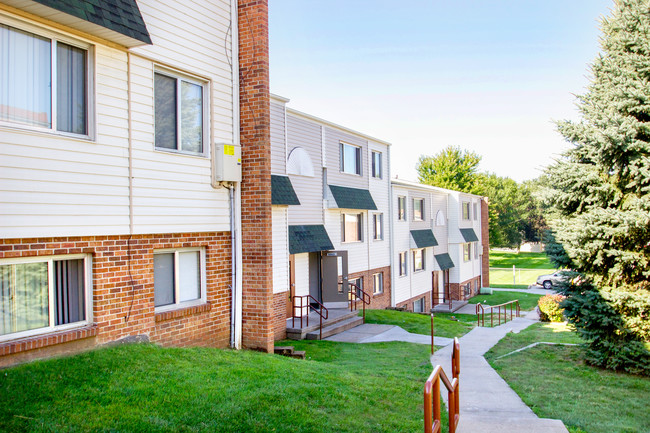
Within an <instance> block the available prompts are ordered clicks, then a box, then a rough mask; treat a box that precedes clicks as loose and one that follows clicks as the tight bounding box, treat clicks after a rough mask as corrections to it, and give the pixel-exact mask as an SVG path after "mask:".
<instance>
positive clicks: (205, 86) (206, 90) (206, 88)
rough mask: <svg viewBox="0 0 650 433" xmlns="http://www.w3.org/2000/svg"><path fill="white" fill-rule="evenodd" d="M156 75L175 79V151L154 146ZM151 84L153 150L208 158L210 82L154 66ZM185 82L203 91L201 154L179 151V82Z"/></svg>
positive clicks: (180, 108)
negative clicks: (199, 87)
mask: <svg viewBox="0 0 650 433" xmlns="http://www.w3.org/2000/svg"><path fill="white" fill-rule="evenodd" d="M156 74H160V75H164V76H166V77H169V78H174V79H176V83H177V85H176V132H177V134H176V149H168V148H166V147H157V146H156V105H155V104H156V88H155V79H156ZM151 79H152V83H154V84H153V104H154V105H153V114H154V120H153V122H154V123H153V130H154V138H153V149H154V150H155V151H157V152H169V153H177V154H181V155H188V156H197V157H202V158H207V157H209V156H210V122H211V120H210V95H211V91H210V82H209V81H207V80H204V79H201V78H199V77H195V76H192V75H190V74H187V73H183V72H180V71H176V70H174V69H169V68H165V67H162V66H158V65H156V66H154V69H153V75H152V77H151ZM181 81H185V82H187V83H190V84H195V85H197V86H201V89H202V91H203V93H202V96H203V110H202V111H201V114H202V116H203V129H202V134H203V143H202V146H203V150H202V152H190V151H188V150H182V149H181V138H182V132H181V120H182V119H181V115H180V113H181V110H182V107H181V106H180V104H181V86H180V82H181Z"/></svg>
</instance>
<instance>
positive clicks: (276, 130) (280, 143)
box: [271, 102, 287, 174]
mask: <svg viewBox="0 0 650 433" xmlns="http://www.w3.org/2000/svg"><path fill="white" fill-rule="evenodd" d="M284 134H285V123H284V104H280V103H276V102H271V173H273V174H286V172H287V170H286V167H287V154H286V142H285V136H284Z"/></svg>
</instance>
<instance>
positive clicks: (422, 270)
mask: <svg viewBox="0 0 650 433" xmlns="http://www.w3.org/2000/svg"><path fill="white" fill-rule="evenodd" d="M424 271H426V269H418V270H417V271H413V273H414V274H420V273H422V272H424Z"/></svg>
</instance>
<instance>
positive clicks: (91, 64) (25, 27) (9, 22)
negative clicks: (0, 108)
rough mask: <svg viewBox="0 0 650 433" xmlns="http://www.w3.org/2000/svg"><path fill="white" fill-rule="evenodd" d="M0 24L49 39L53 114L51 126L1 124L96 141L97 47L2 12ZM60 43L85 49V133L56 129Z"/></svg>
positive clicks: (18, 123) (8, 122)
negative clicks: (58, 51) (58, 47)
mask: <svg viewBox="0 0 650 433" xmlns="http://www.w3.org/2000/svg"><path fill="white" fill-rule="evenodd" d="M0 24H3V25H5V26H9V27H14V28H16V29H18V30H21V31H24V32H27V33H33V34H34V35H37V36H40V37H43V38H47V39H50V41H51V43H50V53H51V54H50V104H51V108H50V109H51V113H50V115H51V117H52V126H51V127H50V128H46V127H43V126H36V125H29V124H25V123H20V122H12V121H10V120H0V126H2V127H9V128H12V129H21V130H27V131H34V132H42V133H46V134H51V135H57V136H61V137H68V138H76V139H82V140H89V141H93V140H94V139H95V100H96V96H95V49H94V46H93V45H92V44H90V43H88V42H85V41H82V40H80V39H74V38H70V37H68V36H66V35H63V34H61V33H57V32H54V31H52V30H48V29H45V28H43V27H39V26H36V25H33V24H30V23H26V22H24V21H19V20H16V19H13V18H11V17H8V16H6V15H1V14H0ZM57 42H62V43H64V44H66V45H71V46H73V47H76V48H80V49H82V50H85V51H86V133H85V134H75V133H74V132H67V131H59V130H57V129H56V128H57V115H58V113H57V108H58V107H57V106H58V104H57V102H58V100H57V72H58V71H57V63H56V61H57V57H56V55H57V54H56V45H57Z"/></svg>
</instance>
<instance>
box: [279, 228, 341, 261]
mask: <svg viewBox="0 0 650 433" xmlns="http://www.w3.org/2000/svg"><path fill="white" fill-rule="evenodd" d="M333 249H334V245H332V241H331V240H330V237H329V236H328V235H327V231H326V230H325V226H323V225H302V226H289V254H299V253H311V252H314V251H327V250H333Z"/></svg>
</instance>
